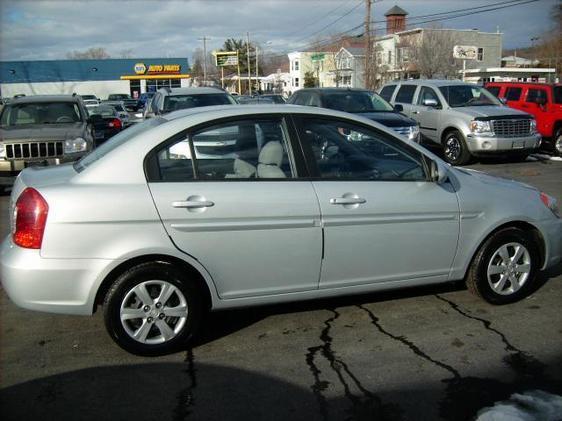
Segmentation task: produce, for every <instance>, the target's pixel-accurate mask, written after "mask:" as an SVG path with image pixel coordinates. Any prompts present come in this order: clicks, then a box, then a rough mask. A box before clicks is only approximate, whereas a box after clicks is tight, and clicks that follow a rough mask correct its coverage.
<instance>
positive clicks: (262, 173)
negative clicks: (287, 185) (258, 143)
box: [257, 141, 287, 178]
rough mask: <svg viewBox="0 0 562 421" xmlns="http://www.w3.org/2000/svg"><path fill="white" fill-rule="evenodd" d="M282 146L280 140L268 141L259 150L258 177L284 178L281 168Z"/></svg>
mask: <svg viewBox="0 0 562 421" xmlns="http://www.w3.org/2000/svg"><path fill="white" fill-rule="evenodd" d="M282 162H283V146H282V145H281V142H276V141H272V142H268V143H267V144H266V145H265V146H264V147H263V148H262V150H261V152H260V156H259V159H258V171H257V176H258V178H286V177H287V176H286V175H285V173H284V172H283V170H281V168H280V166H281V163H282Z"/></svg>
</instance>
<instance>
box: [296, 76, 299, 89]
mask: <svg viewBox="0 0 562 421" xmlns="http://www.w3.org/2000/svg"><path fill="white" fill-rule="evenodd" d="M298 87H299V78H298V77H296V78H295V88H298Z"/></svg>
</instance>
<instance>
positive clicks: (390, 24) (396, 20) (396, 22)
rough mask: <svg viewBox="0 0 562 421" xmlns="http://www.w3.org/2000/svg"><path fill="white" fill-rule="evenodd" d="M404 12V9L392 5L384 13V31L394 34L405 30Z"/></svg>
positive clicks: (405, 13)
mask: <svg viewBox="0 0 562 421" xmlns="http://www.w3.org/2000/svg"><path fill="white" fill-rule="evenodd" d="M407 14H408V12H406V11H405V10H404V9H402V8H400V7H398V6H394V7H393V8H392V9H390V10H389V11H388V12H386V13H385V14H384V15H385V16H386V33H387V35H388V34H394V33H396V32H401V31H405V30H406V15H407Z"/></svg>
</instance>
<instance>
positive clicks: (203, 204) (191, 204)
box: [172, 200, 215, 209]
mask: <svg viewBox="0 0 562 421" xmlns="http://www.w3.org/2000/svg"><path fill="white" fill-rule="evenodd" d="M172 206H173V207H174V208H188V209H194V208H195V209H196V208H210V207H211V206H215V203H214V202H211V201H209V200H201V201H200V200H183V201H182V200H180V201H177V202H172Z"/></svg>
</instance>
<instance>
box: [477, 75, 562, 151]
mask: <svg viewBox="0 0 562 421" xmlns="http://www.w3.org/2000/svg"><path fill="white" fill-rule="evenodd" d="M485 88H486V89H487V90H488V91H490V92H491V93H492V94H494V95H495V96H496V97H498V98H499V99H500V100H502V101H503V102H505V103H506V104H507V105H508V106H509V107H511V108H516V109H518V110H521V111H525V112H526V113H529V114H532V115H533V116H534V117H535V119H536V120H537V129H538V131H539V133H540V134H541V135H542V137H543V141H542V147H543V148H544V149H546V150H550V151H551V152H553V153H554V154H555V155H562V85H561V84H552V83H530V82H488V83H486V85H485Z"/></svg>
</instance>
